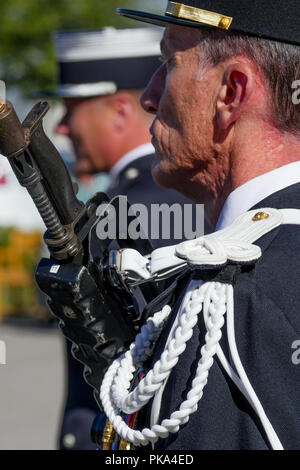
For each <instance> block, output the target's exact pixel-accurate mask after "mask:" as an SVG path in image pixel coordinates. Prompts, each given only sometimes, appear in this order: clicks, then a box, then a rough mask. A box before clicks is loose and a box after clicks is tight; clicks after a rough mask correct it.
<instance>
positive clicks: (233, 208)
mask: <svg viewBox="0 0 300 470" xmlns="http://www.w3.org/2000/svg"><path fill="white" fill-rule="evenodd" d="M299 182H300V161H298V162H294V163H290V164H288V165H285V166H282V167H281V168H277V169H276V170H273V171H270V172H269V173H265V174H264V175H261V176H258V177H257V178H254V179H252V180H250V181H247V183H245V184H243V185H242V186H240V187H239V188H237V189H235V190H234V191H233V192H232V193H231V194H229V196H228V198H227V199H226V202H225V204H224V206H223V209H222V212H221V214H220V217H219V220H218V223H217V227H216V230H222V229H223V228H225V227H228V226H229V225H230V224H232V222H233V221H234V220H235V219H236V218H237V217H239V216H240V215H241V214H243V213H244V212H247V211H248V210H249V209H251V207H253V206H255V205H256V204H258V203H259V202H260V201H262V200H263V199H265V198H267V197H268V196H271V194H274V193H276V192H278V191H280V190H282V189H284V188H287V187H288V186H292V185H293V184H297V183H299Z"/></svg>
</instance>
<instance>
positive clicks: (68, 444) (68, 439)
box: [63, 433, 76, 449]
mask: <svg viewBox="0 0 300 470" xmlns="http://www.w3.org/2000/svg"><path fill="white" fill-rule="evenodd" d="M75 444H76V437H75V436H74V434H71V433H70V434H66V435H65V436H64V437H63V445H64V447H65V448H66V449H73V447H74V446H75Z"/></svg>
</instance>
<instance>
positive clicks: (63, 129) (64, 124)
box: [55, 114, 70, 136]
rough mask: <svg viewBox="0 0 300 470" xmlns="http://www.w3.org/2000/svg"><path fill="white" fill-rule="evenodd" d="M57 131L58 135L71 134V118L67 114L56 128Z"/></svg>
mask: <svg viewBox="0 0 300 470" xmlns="http://www.w3.org/2000/svg"><path fill="white" fill-rule="evenodd" d="M55 133H56V134H58V135H66V136H69V135H70V126H69V119H68V116H67V114H66V115H65V116H64V117H63V118H62V119H61V120H60V122H59V123H58V124H57V126H56V128H55Z"/></svg>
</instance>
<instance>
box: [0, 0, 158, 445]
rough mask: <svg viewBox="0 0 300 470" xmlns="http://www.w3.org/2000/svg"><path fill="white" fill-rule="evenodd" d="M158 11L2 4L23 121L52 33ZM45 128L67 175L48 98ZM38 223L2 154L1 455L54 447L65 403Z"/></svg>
mask: <svg viewBox="0 0 300 470" xmlns="http://www.w3.org/2000/svg"><path fill="white" fill-rule="evenodd" d="M118 6H120V7H124V8H130V7H138V8H140V9H142V8H143V7H144V8H146V9H147V10H149V9H150V8H151V10H152V11H155V10H157V11H158V12H159V11H163V10H164V9H165V7H166V2H165V1H164V0H150V1H145V0H109V1H107V0H72V1H70V0H26V1H24V0H1V7H0V10H1V30H0V79H2V80H4V81H5V82H6V86H7V98H8V99H9V100H10V101H11V102H12V103H13V105H14V107H15V109H16V112H17V114H18V116H19V118H20V119H21V120H23V119H24V118H25V116H26V115H27V113H28V112H29V110H30V109H31V107H32V106H33V104H34V103H35V102H36V101H37V100H38V99H37V98H36V99H35V98H34V95H35V93H36V92H37V91H38V90H47V91H51V90H54V89H55V88H56V86H57V66H56V60H55V52H54V47H53V41H52V33H53V31H57V30H74V29H96V28H101V27H103V26H110V25H111V26H128V25H130V26H133V24H132V22H131V21H129V20H128V22H126V20H125V19H124V18H120V17H118V16H117V15H116V14H115V9H116V7H118ZM50 105H51V110H50V112H49V113H48V115H47V117H46V119H45V122H44V123H45V130H46V133H47V134H48V136H49V137H50V139H51V140H52V141H53V142H54V144H55V145H56V147H57V148H58V150H59V152H60V153H61V155H62V156H63V158H64V160H65V161H66V163H67V166H68V168H69V170H70V172H71V173H72V164H73V162H74V156H73V150H72V148H71V146H70V144H69V141H68V140H67V139H66V138H65V137H63V136H57V135H55V133H54V129H55V126H56V124H57V123H58V122H59V120H60V118H61V116H62V115H63V111H64V110H63V106H62V104H61V103H59V102H56V101H50ZM108 184H109V179H108V177H107V175H103V174H99V175H97V177H96V178H95V180H94V181H93V182H90V184H89V186H87V185H84V184H82V183H81V184H80V188H79V190H80V192H79V198H80V199H82V200H84V201H86V200H87V199H88V198H89V197H90V196H91V195H93V194H94V193H95V192H96V191H105V189H106V188H107V186H108ZM43 232H44V226H43V223H42V221H41V219H40V217H39V215H38V213H37V211H36V209H35V207H34V205H33V203H32V201H31V199H30V198H29V196H28V195H27V192H26V190H24V189H23V188H21V187H20V186H19V184H18V182H17V180H16V178H15V176H14V175H13V173H12V171H11V169H10V166H9V164H8V161H7V159H6V158H4V157H3V156H1V155H0V341H4V342H5V344H6V365H2V364H1V363H0V384H1V389H0V450H5V449H7V450H10V449H16V450H18V449H20V450H21V449H22V450H23V449H28V450H29V449H56V448H57V432H58V428H59V424H60V419H61V411H62V408H61V407H62V403H63V398H64V396H63V395H64V359H63V346H62V338H61V335H60V333H59V331H58V329H57V326H56V321H55V320H53V319H52V317H51V315H50V314H49V313H48V310H47V307H46V301H45V299H44V298H43V297H42V296H41V294H40V293H39V291H38V289H37V286H36V284H35V281H34V269H35V266H36V263H37V262H38V260H39V259H40V258H41V257H42V256H47V250H46V248H45V247H44V245H43Z"/></svg>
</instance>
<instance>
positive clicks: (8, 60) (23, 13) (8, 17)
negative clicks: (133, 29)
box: [0, 0, 135, 94]
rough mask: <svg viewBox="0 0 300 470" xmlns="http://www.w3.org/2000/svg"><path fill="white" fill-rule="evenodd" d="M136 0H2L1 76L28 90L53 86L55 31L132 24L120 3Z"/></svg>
mask: <svg viewBox="0 0 300 470" xmlns="http://www.w3.org/2000/svg"><path fill="white" fill-rule="evenodd" d="M134 3H135V2H134V0H1V1H0V17H1V29H0V64H1V68H0V74H1V76H0V78H1V79H3V80H5V81H6V83H7V86H11V85H18V86H19V87H20V88H21V89H22V90H23V91H24V92H25V93H29V94H30V93H32V92H34V91H36V90H38V89H48V90H49V89H53V88H54V87H55V85H56V74H57V68H56V63H55V54H54V48H53V43H52V32H53V31H57V30H64V29H68V30H72V29H93V28H95V29H96V28H101V27H103V26H109V25H112V26H126V25H127V26H128V24H130V25H131V26H132V22H130V23H126V20H125V19H124V18H120V17H119V16H118V15H116V13H115V10H116V7H118V6H122V7H125V8H127V7H132V6H134Z"/></svg>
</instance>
